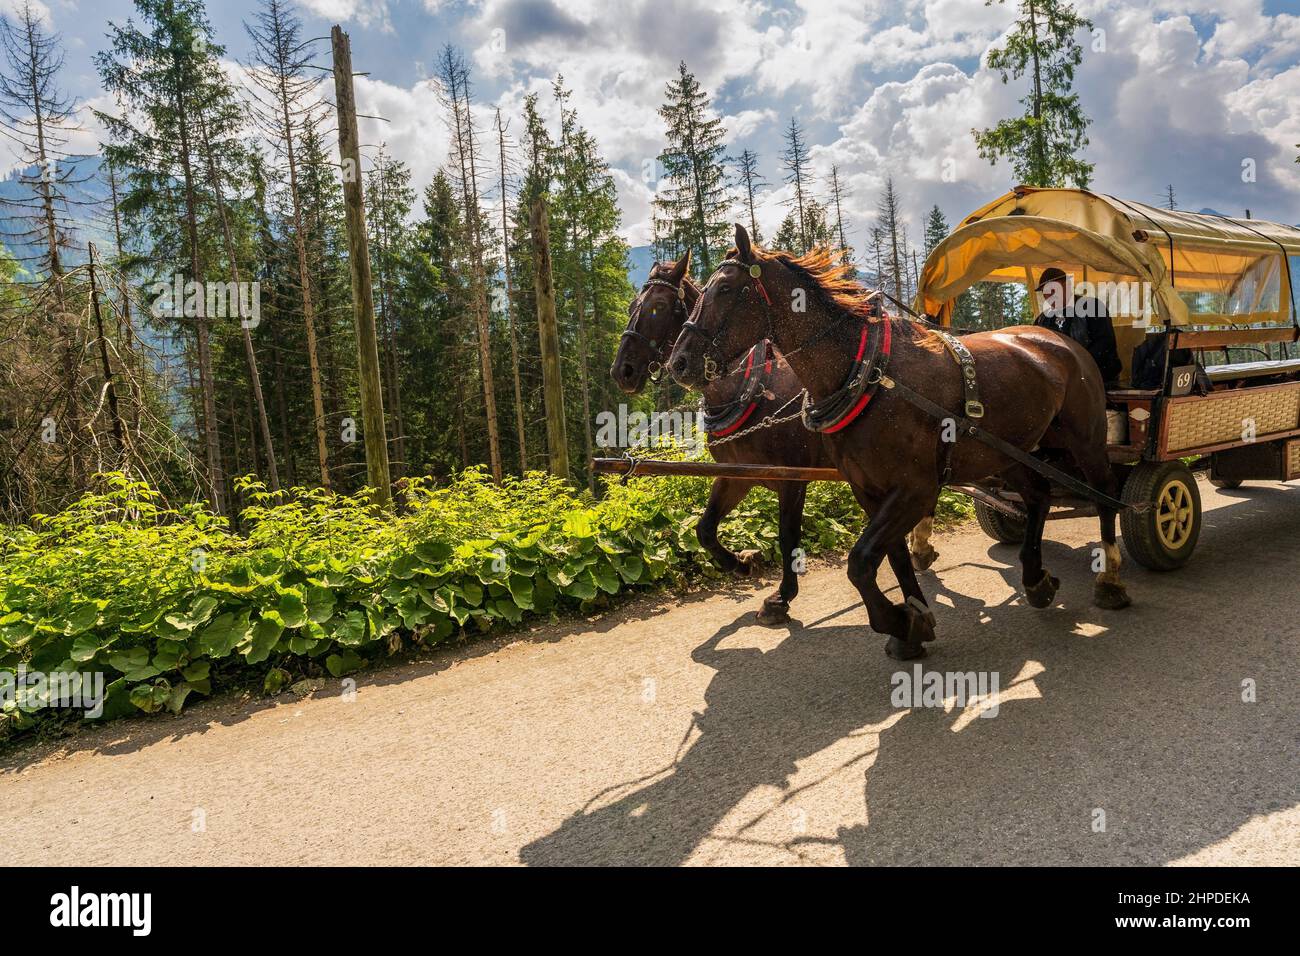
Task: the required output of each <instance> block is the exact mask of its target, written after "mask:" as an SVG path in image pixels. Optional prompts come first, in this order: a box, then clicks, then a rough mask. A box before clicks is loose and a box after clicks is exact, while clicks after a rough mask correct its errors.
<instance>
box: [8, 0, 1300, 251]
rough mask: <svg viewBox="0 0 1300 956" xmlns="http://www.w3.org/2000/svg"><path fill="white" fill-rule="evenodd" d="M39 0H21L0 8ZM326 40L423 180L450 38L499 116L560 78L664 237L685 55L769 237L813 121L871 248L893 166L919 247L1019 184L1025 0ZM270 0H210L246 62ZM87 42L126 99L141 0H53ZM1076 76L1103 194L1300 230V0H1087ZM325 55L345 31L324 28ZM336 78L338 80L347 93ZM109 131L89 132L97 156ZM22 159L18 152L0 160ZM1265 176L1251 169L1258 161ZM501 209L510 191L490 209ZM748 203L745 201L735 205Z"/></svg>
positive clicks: (568, 10) (612, 11) (311, 22)
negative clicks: (930, 222)
mask: <svg viewBox="0 0 1300 956" xmlns="http://www.w3.org/2000/svg"><path fill="white" fill-rule="evenodd" d="M16 2H19V0H0V12H4V11H5V10H6V9H12V8H13V6H14V4H15V3H16ZM293 2H294V3H295V5H296V6H297V8H298V12H299V14H300V15H301V17H302V19H303V21H304V24H305V35H306V36H309V37H315V36H325V35H327V34H328V32H329V27H330V25H331V24H333V23H340V24H342V25H343V27H344V29H345V30H347V31H348V33H349V34H350V36H351V38H352V56H353V65H354V69H356V70H358V71H367V72H368V74H369V75H368V76H362V77H358V78H357V81H356V83H357V101H358V109H359V111H360V112H363V113H368V114H374V115H377V116H383V117H385V118H386V119H387V120H388V122H385V123H381V122H378V121H373V120H363V121H362V129H361V138H362V141H363V143H367V144H378V143H380V142H383V143H386V144H387V146H388V149H389V150H390V152H392V153H393V154H394V155H395V156H396V157H397V158H398V159H401V160H403V161H404V162H406V163H407V164H408V165H409V166H410V168H411V170H412V173H413V183H414V185H415V186H417V187H422V186H423V185H424V184H426V183H427V182H428V181H429V180H430V179H431V178H432V176H433V174H434V172H435V171H436V169H437V167H438V166H439V165H440V164H441V163H443V162H445V161H446V156H447V133H446V130H445V127H444V123H443V119H442V114H441V110H440V108H439V106H438V103H437V98H436V94H435V92H434V89H433V87H432V85H431V83H430V81H429V72H430V69H431V66H432V64H433V62H434V59H435V57H436V55H437V53H438V51H439V49H440V48H441V47H442V46H443V44H445V43H451V44H453V45H455V46H457V47H459V48H461V49H462V50H463V51H464V52H465V54H466V56H467V57H468V59H469V61H470V64H471V67H472V69H473V82H474V94H475V98H476V100H477V101H478V103H479V106H478V108H477V112H478V116H479V119H480V125H481V126H482V127H483V129H484V130H485V131H487V130H488V129H489V127H490V126H491V125H492V115H493V110H494V109H495V108H496V107H500V108H501V110H502V113H503V115H504V116H506V117H507V118H511V119H512V122H511V130H512V131H518V130H519V128H520V127H521V125H522V120H521V119H520V118H519V114H520V105H521V103H522V101H523V98H524V96H525V95H526V94H527V93H529V92H531V91H537V92H540V93H541V94H542V102H543V106H544V107H545V110H546V112H547V115H548V116H549V117H550V119H551V120H552V121H553V120H554V118H555V110H554V105H553V103H552V101H551V97H550V89H551V83H552V81H553V80H554V77H555V75H556V73H557V72H560V73H562V74H563V76H564V79H565V82H566V84H567V85H568V87H569V88H570V89H571V90H572V99H571V101H570V103H571V106H573V107H574V108H576V109H577V111H578V117H579V120H580V121H581V122H582V123H583V125H585V126H586V127H587V128H588V129H589V130H590V131H591V132H592V134H593V135H594V136H595V138H596V140H597V142H598V143H599V144H600V147H601V149H602V151H603V154H604V156H605V157H606V159H607V160H608V161H609V163H610V166H611V172H612V174H613V176H614V178H615V181H616V183H617V186H618V194H619V204H620V207H621V209H622V213H623V223H622V231H623V233H624V236H625V237H626V238H627V240H628V241H629V243H630V244H632V245H634V246H635V245H642V244H645V243H647V242H648V241H649V237H650V228H649V216H650V202H651V199H652V197H653V193H654V189H655V187H656V185H657V181H656V178H655V176H656V167H655V161H654V157H655V156H656V155H657V154H658V153H659V151H660V150H661V149H662V148H663V145H664V124H663V121H662V119H661V118H660V117H659V115H658V113H657V108H658V107H659V106H660V104H661V103H662V102H663V99H664V87H665V84H666V83H667V82H668V81H669V80H670V79H672V78H673V77H674V76H675V75H676V71H677V64H678V62H679V61H682V60H684V61H685V62H686V64H687V66H688V67H689V68H690V70H691V71H692V72H694V73H695V74H696V75H697V77H698V78H699V80H700V82H701V83H702V84H703V86H704V87H705V89H706V90H707V91H708V92H709V94H710V95H711V97H712V104H713V107H714V109H715V110H716V112H717V114H718V115H719V116H721V117H722V118H723V120H724V123H725V126H726V129H727V132H728V136H727V149H728V152H729V153H730V154H731V155H738V154H739V153H740V151H741V150H743V149H746V148H748V149H751V150H753V151H754V152H755V153H757V154H758V156H759V163H760V168H761V171H762V172H763V174H764V176H765V178H766V180H767V181H768V183H769V184H770V186H769V189H768V191H767V192H766V193H765V195H764V199H763V202H762V207H761V209H760V211H759V224H760V227H761V228H762V229H763V230H764V231H765V233H766V234H767V235H771V234H772V233H774V232H775V229H776V226H777V224H778V223H779V222H780V220H781V219H782V218H783V216H784V215H785V213H786V205H785V204H784V203H785V201H786V200H788V198H789V195H790V187H789V186H788V185H786V184H785V183H784V182H783V173H782V170H781V168H780V165H779V158H780V152H781V149H782V146H783V144H782V139H781V133H782V130H783V129H784V127H785V126H786V125H787V124H788V123H789V121H790V118H791V117H792V116H794V117H797V118H798V119H799V122H800V123H801V124H803V125H804V127H805V129H806V132H807V136H808V140H809V142H810V143H812V144H814V145H813V149H812V162H813V168H814V174H815V176H816V177H817V179H816V182H815V183H814V186H813V189H814V192H816V193H818V194H819V195H822V196H824V195H825V193H826V191H827V179H828V174H829V170H830V167H831V165H832V164H837V165H838V166H839V168H840V176H841V178H842V181H843V184H844V186H845V188H846V191H847V193H848V198H847V201H846V204H845V214H846V218H847V221H848V229H849V241H850V243H851V244H853V245H855V246H856V247H857V248H858V249H862V248H863V247H864V246H865V244H866V243H865V236H866V234H867V233H868V231H869V230H870V227H871V225H872V224H873V222H874V220H875V216H876V205H877V201H878V198H879V194H880V191H881V188H882V186H883V184H884V182H885V180H886V178H887V177H890V176H892V177H893V179H894V183H895V187H896V189H897V190H898V192H899V194H900V196H901V199H902V201H903V210H904V213H905V215H906V218H907V219H908V220H909V224H910V226H911V230H912V234H913V237H914V239H919V235H920V230H921V228H922V224H923V218H924V216H925V214H926V212H927V211H928V210H929V208H930V207H931V206H932V205H934V204H938V205H939V207H940V208H941V209H942V210H943V211H944V213H945V215H946V216H947V217H948V220H949V223H950V224H955V222H956V221H957V220H959V219H961V218H962V217H963V216H965V215H966V214H967V213H969V212H970V211H972V210H974V209H976V208H978V207H979V206H981V205H983V204H984V203H985V202H987V201H988V200H990V199H992V198H994V197H996V196H998V195H1000V194H1001V193H1003V192H1006V191H1007V189H1009V188H1010V187H1011V186H1012V185H1014V182H1013V173H1012V170H1011V169H1010V167H1009V165H1005V164H1002V165H998V166H993V165H991V164H989V163H988V162H987V161H986V160H983V159H981V158H980V157H979V156H978V154H977V152H976V149H975V144H974V141H973V138H972V136H971V130H972V128H985V127H988V126H992V125H993V124H994V123H996V122H997V120H998V119H1000V118H1002V117H1005V116H1011V115H1015V114H1017V113H1018V112H1020V110H1021V109H1022V108H1021V106H1020V105H1019V103H1018V100H1019V99H1020V97H1022V96H1023V95H1024V94H1025V87H1024V84H1023V83H1022V82H1017V81H1012V82H1011V83H1010V84H1003V83H1002V81H1001V80H1000V78H999V76H998V75H997V74H996V73H994V72H993V71H991V70H989V69H988V68H987V67H985V66H984V59H985V54H986V53H987V51H988V50H989V49H990V48H991V47H993V46H996V45H997V44H998V43H999V41H1000V38H1001V37H1002V36H1003V35H1004V34H1005V32H1006V30H1007V29H1008V27H1009V25H1010V23H1011V21H1012V18H1013V15H1014V3H1012V6H1010V7H1008V6H1004V5H1003V4H1002V3H999V2H993V3H991V4H986V3H985V2H984V0H855V2H845V0H621V2H597V0H562V2H560V0H293ZM257 5H258V4H257V0H211V2H210V3H209V15H210V17H211V20H212V24H213V26H214V28H215V31H216V34H217V38H218V40H219V41H220V42H222V43H223V44H225V45H226V47H227V57H228V59H229V60H230V64H229V66H230V69H231V70H232V72H234V73H236V74H237V72H238V62H239V61H240V60H242V59H244V58H246V56H247V54H248V42H247V38H246V36H245V33H244V29H243V26H242V22H243V21H244V20H245V19H249V18H250V17H251V15H252V13H253V12H254V10H255V9H256V8H257ZM41 6H42V10H43V12H44V14H45V15H46V16H47V17H48V19H49V22H50V23H52V25H53V27H54V29H55V30H57V31H58V32H59V33H60V34H61V35H62V37H63V40H64V43H65V45H66V48H67V60H66V71H65V77H64V83H65V86H66V87H67V89H68V91H69V92H70V93H72V94H73V95H74V96H76V97H77V98H78V100H79V101H81V102H83V103H86V104H93V105H100V106H109V105H111V104H110V103H109V102H108V101H107V100H105V98H104V95H103V93H102V91H101V90H100V87H99V82H98V77H97V75H96V73H95V70H94V65H93V61H92V58H93V55H94V53H95V52H96V51H98V50H100V49H102V48H103V47H104V46H105V26H106V23H107V22H108V21H116V22H122V21H124V20H125V19H126V18H127V17H129V16H130V15H131V9H132V4H131V3H130V2H129V0H42V4H41ZM1076 8H1077V9H1078V10H1079V12H1080V13H1082V14H1083V15H1085V16H1087V17H1089V18H1091V19H1092V20H1093V22H1094V29H1093V31H1091V32H1088V33H1081V34H1080V40H1081V42H1082V43H1083V45H1084V61H1083V64H1082V66H1081V67H1080V69H1079V72H1078V75H1077V83H1076V87H1077V91H1078V93H1079V96H1080V99H1081V102H1082V105H1083V108H1084V110H1085V112H1086V113H1087V114H1088V115H1089V116H1090V117H1091V118H1092V119H1093V125H1092V126H1091V128H1090V130H1089V138H1090V143H1089V145H1088V147H1087V148H1086V150H1085V152H1084V156H1085V158H1087V159H1088V160H1089V161H1090V162H1093V163H1095V164H1096V170H1095V174H1094V182H1093V188H1094V189H1095V190H1097V191H1099V192H1103V193H1110V194H1113V195H1118V196H1122V197H1124V198H1129V199H1137V200H1142V201H1146V202H1152V203H1156V202H1160V201H1161V200H1162V197H1163V195H1164V193H1165V190H1166V188H1167V187H1168V186H1170V185H1172V186H1173V188H1174V192H1175V196H1176V198H1177V201H1178V204H1179V206H1180V207H1183V208H1188V209H1193V210H1197V209H1201V208H1207V207H1208V208H1213V209H1215V210H1217V211H1219V212H1222V213H1226V214H1229V215H1244V214H1245V210H1246V209H1249V210H1250V211H1251V215H1253V216H1254V217H1255V218H1263V219H1274V220H1279V221H1285V222H1291V223H1300V164H1297V163H1296V162H1295V161H1294V160H1295V158H1296V155H1297V153H1298V152H1300V147H1297V145H1296V144H1298V143H1300V0H1130V2H1105V3H1103V2H1096V0H1077V2H1076ZM320 49H321V52H322V56H321V59H320V62H321V63H322V64H326V65H328V43H324V44H320ZM331 92H332V91H331ZM98 135H99V134H98V131H97V130H95V129H94V128H93V124H91V126H90V128H88V129H87V130H86V131H85V132H83V133H81V134H79V135H78V137H77V139H76V141H74V143H73V144H72V148H74V149H76V148H81V149H84V151H94V147H95V142H96V138H97V136H98ZM5 165H7V164H6V162H5V161H4V159H3V157H0V172H3V169H4V167H5ZM1250 173H1253V175H1250ZM493 201H495V200H494V198H493V197H489V203H491V202H493ZM735 217H736V218H740V212H739V209H737V211H736V213H735Z"/></svg>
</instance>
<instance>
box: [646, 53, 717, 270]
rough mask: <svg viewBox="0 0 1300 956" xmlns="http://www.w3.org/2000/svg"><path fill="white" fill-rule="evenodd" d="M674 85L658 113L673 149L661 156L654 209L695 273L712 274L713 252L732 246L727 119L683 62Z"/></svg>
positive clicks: (667, 147) (672, 83) (671, 85)
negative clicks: (661, 174) (688, 252)
mask: <svg viewBox="0 0 1300 956" xmlns="http://www.w3.org/2000/svg"><path fill="white" fill-rule="evenodd" d="M677 69H678V75H677V79H676V80H673V81H671V82H669V84H668V87H667V90H666V91H665V95H666V96H667V101H666V102H665V103H664V105H663V106H661V107H659V115H660V116H662V117H663V119H664V122H665V123H666V124H667V126H668V145H667V146H665V147H664V151H663V152H662V153H660V154H659V162H660V163H661V164H662V165H663V169H664V184H663V185H662V186H661V187H660V189H659V191H658V192H657V193H656V195H655V200H654V206H655V209H656V210H657V211H658V213H659V214H660V215H661V216H662V217H663V219H664V220H665V222H664V226H665V229H666V232H667V233H668V234H670V235H671V236H672V237H673V239H674V241H675V243H676V244H677V246H678V247H679V248H680V249H681V250H682V251H685V250H686V249H690V250H691V252H692V256H691V262H692V264H693V265H694V266H695V270H696V273H697V274H698V275H700V276H707V275H709V274H711V273H712V272H713V263H714V261H715V260H714V252H716V251H717V250H720V249H723V248H725V247H726V244H727V236H728V224H727V209H728V206H729V205H730V202H729V199H728V196H727V171H726V166H725V156H726V147H725V146H724V145H723V141H722V138H723V133H724V130H723V126H722V120H721V118H719V117H718V116H716V115H715V114H714V113H713V111H712V109H711V108H710V106H709V97H708V94H706V93H705V92H704V90H703V89H702V88H701V87H700V84H699V81H698V80H696V78H695V75H694V74H693V73H691V72H690V71H689V70H688V69H687V68H686V63H685V61H683V62H682V63H680V64H679V65H678V68H677Z"/></svg>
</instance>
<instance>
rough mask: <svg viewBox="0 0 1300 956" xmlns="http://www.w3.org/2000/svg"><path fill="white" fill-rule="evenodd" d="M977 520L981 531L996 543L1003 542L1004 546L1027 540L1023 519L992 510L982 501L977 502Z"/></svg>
mask: <svg viewBox="0 0 1300 956" xmlns="http://www.w3.org/2000/svg"><path fill="white" fill-rule="evenodd" d="M975 520H976V521H978V522H979V524H980V530H981V531H983V532H984V533H985V534H986V535H988V536H989V537H990V538H992V539H993V540H994V541H1001V542H1002V543H1003V544H1020V543H1021V542H1022V541H1024V540H1025V522H1024V519H1023V518H1017V517H1015V516H1013V515H1009V514H1007V513H1006V512H1005V511H998V510H997V509H996V508H990V507H989V506H988V505H986V504H985V503H984V502H982V501H976V502H975Z"/></svg>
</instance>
